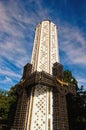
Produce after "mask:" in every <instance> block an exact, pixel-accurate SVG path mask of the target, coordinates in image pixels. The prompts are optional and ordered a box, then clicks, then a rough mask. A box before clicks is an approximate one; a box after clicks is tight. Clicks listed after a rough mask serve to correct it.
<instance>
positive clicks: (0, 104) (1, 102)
mask: <svg viewBox="0 0 86 130" xmlns="http://www.w3.org/2000/svg"><path fill="white" fill-rule="evenodd" d="M16 101H17V94H16V91H15V87H12V88H11V89H10V90H9V91H8V92H7V91H5V90H3V89H0V121H1V122H3V121H7V120H8V116H9V112H10V109H11V107H12V106H13V105H15V103H16Z"/></svg>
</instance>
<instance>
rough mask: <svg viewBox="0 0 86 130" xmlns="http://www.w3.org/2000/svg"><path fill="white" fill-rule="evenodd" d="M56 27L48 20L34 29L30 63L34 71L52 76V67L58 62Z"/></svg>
mask: <svg viewBox="0 0 86 130" xmlns="http://www.w3.org/2000/svg"><path fill="white" fill-rule="evenodd" d="M57 35H58V33H57V27H56V25H55V24H54V23H52V22H51V21H50V20H45V21H42V22H41V23H39V25H38V26H37V27H36V33H35V40H34V47H33V53H32V60H31V63H32V65H33V70H34V71H36V70H37V71H45V72H47V73H50V74H52V66H53V64H54V63H55V62H59V49H58V37H57Z"/></svg>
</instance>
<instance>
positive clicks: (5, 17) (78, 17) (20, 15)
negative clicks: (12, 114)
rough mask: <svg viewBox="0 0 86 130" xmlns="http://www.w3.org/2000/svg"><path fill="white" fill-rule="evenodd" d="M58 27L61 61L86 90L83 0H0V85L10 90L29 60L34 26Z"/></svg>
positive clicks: (84, 6)
mask: <svg viewBox="0 0 86 130" xmlns="http://www.w3.org/2000/svg"><path fill="white" fill-rule="evenodd" d="M45 19H50V20H51V21H52V22H54V23H55V24H56V25H57V26H58V38H59V51H60V62H61V64H63V65H64V69H68V70H70V71H72V73H73V76H74V77H75V78H76V79H77V80H78V85H79V86H81V85H84V87H85V89H86V1H85V0H0V88H2V89H6V90H9V89H10V87H11V86H13V85H15V84H16V83H18V82H19V81H20V79H21V77H22V72H23V66H24V65H25V64H26V63H27V62H30V61H31V55H32V48H33V43H34V35H35V27H36V26H37V25H38V23H39V22H41V21H42V20H45Z"/></svg>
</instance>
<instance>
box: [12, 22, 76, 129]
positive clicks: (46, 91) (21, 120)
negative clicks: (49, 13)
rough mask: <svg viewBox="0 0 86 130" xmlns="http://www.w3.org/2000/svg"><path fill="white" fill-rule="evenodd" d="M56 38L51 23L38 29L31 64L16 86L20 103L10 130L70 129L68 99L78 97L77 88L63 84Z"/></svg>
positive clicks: (55, 32)
mask: <svg viewBox="0 0 86 130" xmlns="http://www.w3.org/2000/svg"><path fill="white" fill-rule="evenodd" d="M57 35H58V34H57V27H56V25H55V24H54V23H52V22H51V21H49V20H45V21H42V22H41V23H40V24H39V25H38V26H37V28H36V33H35V40H34V47H33V53H32V60H31V63H32V64H29V63H28V64H26V65H25V66H24V71H23V76H22V80H21V81H20V82H19V83H18V84H17V85H16V93H17V94H18V102H17V108H16V112H15V117H14V118H13V119H14V122H13V124H12V126H11V128H12V129H11V130H14V129H15V130H69V124H68V112H67V102H66V96H67V94H70V93H71V94H74V95H75V94H76V88H75V85H72V84H68V83H65V82H62V80H63V72H64V70H63V66H62V65H61V64H60V63H58V62H59V51H58V37H57ZM53 64H54V65H53ZM52 68H53V72H52ZM56 79H57V80H56ZM13 112H14V111H13Z"/></svg>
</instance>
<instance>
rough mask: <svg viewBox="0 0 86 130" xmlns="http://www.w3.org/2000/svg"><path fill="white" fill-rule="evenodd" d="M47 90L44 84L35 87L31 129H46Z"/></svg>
mask: <svg viewBox="0 0 86 130" xmlns="http://www.w3.org/2000/svg"><path fill="white" fill-rule="evenodd" d="M47 91H48V88H47V87H46V86H36V88H35V93H34V103H33V113H32V125H31V130H45V129H46V117H47Z"/></svg>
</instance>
